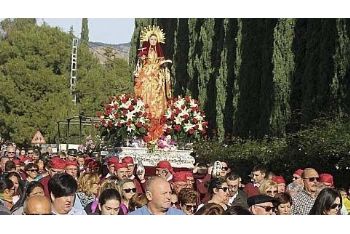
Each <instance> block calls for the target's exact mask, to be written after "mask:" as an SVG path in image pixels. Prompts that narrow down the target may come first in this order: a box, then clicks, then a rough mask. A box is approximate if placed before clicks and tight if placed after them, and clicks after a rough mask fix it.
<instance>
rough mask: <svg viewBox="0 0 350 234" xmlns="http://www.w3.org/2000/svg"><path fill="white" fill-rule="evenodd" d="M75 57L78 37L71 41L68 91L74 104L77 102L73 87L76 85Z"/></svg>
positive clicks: (76, 56)
mask: <svg viewBox="0 0 350 234" xmlns="http://www.w3.org/2000/svg"><path fill="white" fill-rule="evenodd" d="M77 59H78V38H73V41H72V63H71V69H70V93H71V95H72V101H73V103H74V105H76V104H77V95H76V92H75V87H76V85H77Z"/></svg>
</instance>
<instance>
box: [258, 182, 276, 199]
mask: <svg viewBox="0 0 350 234" xmlns="http://www.w3.org/2000/svg"><path fill="white" fill-rule="evenodd" d="M259 191H260V194H263V195H267V196H270V197H274V196H275V195H276V194H277V193H278V186H277V183H276V182H274V181H272V180H264V182H263V183H262V184H261V185H260V187H259Z"/></svg>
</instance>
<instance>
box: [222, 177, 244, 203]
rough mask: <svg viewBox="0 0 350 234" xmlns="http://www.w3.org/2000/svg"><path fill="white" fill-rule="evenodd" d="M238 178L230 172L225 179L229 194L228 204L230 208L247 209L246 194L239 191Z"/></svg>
mask: <svg viewBox="0 0 350 234" xmlns="http://www.w3.org/2000/svg"><path fill="white" fill-rule="evenodd" d="M240 179H241V178H240V176H239V175H237V174H236V173H234V172H231V173H229V174H228V175H227V177H226V182H227V185H228V188H229V192H230V198H229V204H228V205H230V206H236V205H238V206H242V207H244V208H247V209H248V204H247V194H246V193H245V192H243V191H242V190H240V189H239V184H240Z"/></svg>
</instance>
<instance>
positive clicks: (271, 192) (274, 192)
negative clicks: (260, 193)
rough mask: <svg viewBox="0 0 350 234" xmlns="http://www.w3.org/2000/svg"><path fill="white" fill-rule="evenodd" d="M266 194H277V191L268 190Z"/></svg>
mask: <svg viewBox="0 0 350 234" xmlns="http://www.w3.org/2000/svg"><path fill="white" fill-rule="evenodd" d="M266 193H267V194H276V193H277V190H267V191H266Z"/></svg>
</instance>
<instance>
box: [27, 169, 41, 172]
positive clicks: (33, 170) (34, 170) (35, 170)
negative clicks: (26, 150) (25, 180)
mask: <svg viewBox="0 0 350 234" xmlns="http://www.w3.org/2000/svg"><path fill="white" fill-rule="evenodd" d="M27 171H30V172H38V170H37V169H29V170H27Z"/></svg>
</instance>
